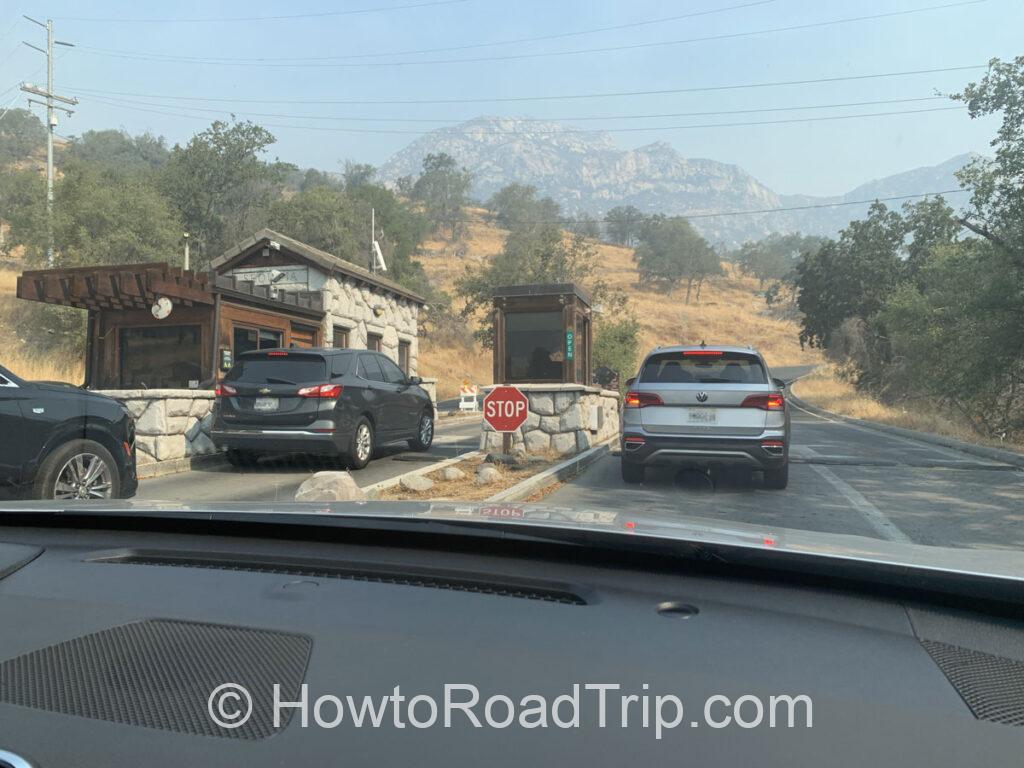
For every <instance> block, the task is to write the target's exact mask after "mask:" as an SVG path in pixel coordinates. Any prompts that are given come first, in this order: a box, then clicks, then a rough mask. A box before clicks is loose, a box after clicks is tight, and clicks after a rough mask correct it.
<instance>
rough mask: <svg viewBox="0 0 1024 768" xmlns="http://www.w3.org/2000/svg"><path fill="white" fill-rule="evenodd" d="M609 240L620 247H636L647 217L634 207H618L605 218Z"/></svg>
mask: <svg viewBox="0 0 1024 768" xmlns="http://www.w3.org/2000/svg"><path fill="white" fill-rule="evenodd" d="M604 220H605V230H606V231H607V232H608V239H609V240H611V241H612V242H613V243H618V244H619V245H636V244H637V243H638V242H639V240H640V235H641V232H642V231H643V228H644V224H645V222H646V220H647V217H646V216H644V214H643V213H641V212H640V210H639V209H638V208H635V207H634V206H632V205H618V206H616V207H615V208H612V209H611V210H610V211H608V213H606V214H605V216H604Z"/></svg>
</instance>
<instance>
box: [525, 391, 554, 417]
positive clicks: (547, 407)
mask: <svg viewBox="0 0 1024 768" xmlns="http://www.w3.org/2000/svg"><path fill="white" fill-rule="evenodd" d="M529 398H530V410H531V411H534V412H536V413H539V414H540V415H541V416H554V415H555V401H554V398H553V397H552V395H546V394H540V393H537V394H532V393H531V394H530V395H529Z"/></svg>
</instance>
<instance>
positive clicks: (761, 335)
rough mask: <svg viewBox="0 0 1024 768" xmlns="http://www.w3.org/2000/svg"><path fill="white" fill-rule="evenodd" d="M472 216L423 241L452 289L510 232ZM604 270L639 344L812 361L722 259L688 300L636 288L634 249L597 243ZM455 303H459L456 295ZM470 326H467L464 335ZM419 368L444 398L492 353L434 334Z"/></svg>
mask: <svg viewBox="0 0 1024 768" xmlns="http://www.w3.org/2000/svg"><path fill="white" fill-rule="evenodd" d="M467 213H468V214H469V218H470V219H472V222H471V223H470V224H468V225H467V227H466V231H465V234H464V235H463V236H462V238H461V239H460V240H459V241H458V242H455V243H452V242H449V241H446V240H433V241H429V242H427V243H425V244H424V245H423V248H422V253H421V255H420V256H419V259H420V261H421V262H422V263H423V267H424V269H425V270H426V272H427V274H428V275H429V277H430V279H431V280H432V281H434V282H435V283H436V284H437V285H439V286H440V287H442V288H444V289H445V290H446V291H449V292H452V289H453V286H454V283H455V281H456V280H457V279H458V277H459V276H460V275H462V273H463V272H464V271H465V269H466V268H467V267H468V266H477V265H479V264H481V263H483V262H485V261H486V260H487V259H488V258H489V257H491V256H493V255H495V254H497V253H499V252H500V251H501V249H502V247H503V246H504V242H505V236H506V234H507V233H506V232H505V231H504V230H502V229H499V228H497V227H495V226H494V225H492V224H490V223H488V222H487V221H486V220H485V218H484V211H482V210H480V209H470V210H468V211H467ZM594 245H595V247H596V248H597V251H598V254H599V259H600V264H601V270H602V276H603V277H604V278H605V279H606V280H608V281H609V282H611V283H612V284H613V285H616V286H618V287H621V288H622V289H624V290H625V291H626V293H627V294H628V296H629V299H630V306H631V308H632V311H633V313H634V314H635V316H636V317H637V319H638V320H639V321H640V324H641V328H642V332H641V347H642V349H644V350H646V349H649V348H651V347H654V346H657V345H658V344H690V343H697V342H700V341H701V340H705V341H707V342H708V343H718V344H740V345H746V344H750V345H752V346H754V347H755V348H757V349H758V350H760V351H761V353H762V354H764V356H765V358H766V359H767V360H768V364H769V365H771V366H784V365H805V364H815V363H819V362H820V361H821V356H820V354H819V353H818V352H817V350H806V351H803V350H801V349H800V343H799V341H798V333H799V329H798V327H797V324H796V323H795V322H794V321H793V320H791V319H785V318H782V317H780V316H779V315H778V314H777V313H775V312H774V311H772V310H769V309H768V308H767V307H766V306H765V303H764V299H763V298H762V297H761V296H760V295H759V292H758V285H757V281H756V280H754V279H752V278H749V277H745V276H744V275H741V274H739V272H738V271H737V270H736V269H735V267H733V266H732V265H730V264H725V265H724V266H725V269H726V274H725V275H724V276H723V277H718V278H714V279H712V280H711V281H709V282H708V283H706V284H705V285H704V287H703V289H702V291H701V296H700V300H699V301H697V300H694V299H692V298H691V302H690V304H684V303H683V293H684V292H683V291H677V292H676V293H675V294H674V295H673V296H668V295H666V294H664V293H661V292H658V291H653V290H650V289H643V290H641V289H639V288H638V287H637V271H636V266H635V264H634V263H633V249H632V248H623V247H619V246H615V245H608V244H606V243H594ZM455 305H456V308H457V309H458V308H461V306H462V303H461V302H460V301H459V299H458V298H457V297H456V298H455ZM471 333H472V329H471V328H467V331H466V335H467V337H469V336H470V335H471ZM419 369H420V372H421V374H422V375H424V376H436V377H437V378H438V395H439V397H442V398H444V397H451V396H453V395H454V394H455V393H456V391H457V388H458V384H459V382H460V381H461V380H462V379H463V378H468V379H470V380H472V381H474V382H476V383H482V384H486V383H490V381H491V355H490V352H489V350H481V349H480V348H479V346H477V345H476V344H472V345H470V346H469V347H465V346H461V345H444V346H442V345H438V344H436V343H434V342H433V341H431V340H430V339H429V338H427V339H423V340H422V341H421V344H420V357H419Z"/></svg>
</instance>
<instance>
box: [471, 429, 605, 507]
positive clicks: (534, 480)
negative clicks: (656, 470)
mask: <svg viewBox="0 0 1024 768" xmlns="http://www.w3.org/2000/svg"><path fill="white" fill-rule="evenodd" d="M617 439H618V438H615V439H612V440H606V441H605V442H603V443H601V444H600V445H595V446H594V447H593V448H588V449H587V450H585V451H584V452H583V453H579V454H576V455H575V456H573V457H572V458H571V459H567V460H566V461H563V462H561V463H560V464H556V465H555V466H553V467H550V468H548V469H545V470H544V471H543V472H538V473H537V474H536V475H533V476H532V477H528V478H526V479H525V480H523V481H522V482H519V483H516V484H515V485H513V486H512V487H511V488H506V489H505V490H503V491H498V492H497V493H496V494H494V495H493V496H489V497H487V499H485V501H488V502H493V501H521V500H523V499H525V498H526V497H527V496H531V495H533V494H534V493H536V492H537V491H542V490H544V489H545V488H547V487H549V486H552V485H554V484H555V483H558V482H561V481H562V480H565V479H566V478H568V477H575V476H576V475H578V474H580V473H581V472H582V471H583V470H584V469H586V468H587V467H589V466H590V465H591V464H593V463H594V462H595V461H597V460H598V459H600V458H601V457H602V456H604V455H605V454H606V453H608V451H609V450H610V449H611V445H612V443H614V442H616V441H617Z"/></svg>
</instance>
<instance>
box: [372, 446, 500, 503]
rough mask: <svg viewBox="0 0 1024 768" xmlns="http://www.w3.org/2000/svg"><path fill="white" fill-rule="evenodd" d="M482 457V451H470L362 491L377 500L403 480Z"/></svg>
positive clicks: (390, 478)
mask: <svg viewBox="0 0 1024 768" xmlns="http://www.w3.org/2000/svg"><path fill="white" fill-rule="evenodd" d="M481 455H483V454H482V453H481V452H480V451H470V452H469V453H464V454H462V455H461V456H455V457H454V458H451V459H445V460H444V461H437V462H434V463H433V464H428V465H427V466H425V467H420V468H419V469H414V470H411V471H409V472H403V473H402V474H400V475H395V476H394V477H389V478H388V479H387V480H381V481H380V482H378V483H372V484H370V485H367V486H365V487H364V488H363V489H362V491H363V493H365V494H366V498H367V499H376V498H378V497H379V496H380V492H381V491H385V490H387V489H388V488H394V487H395V486H396V485H398V484H399V483H401V482H402V478H405V477H413V476H418V475H429V474H430V473H431V472H436V471H437V470H439V469H444V468H445V467H450V466H451V465H452V464H458V463H459V462H460V461H465V460H466V459H473V458H476V457H477V456H481Z"/></svg>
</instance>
